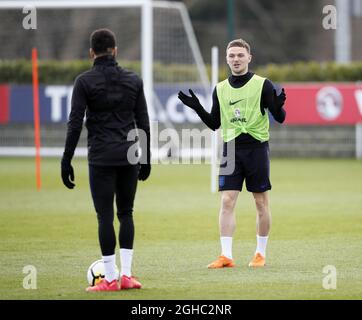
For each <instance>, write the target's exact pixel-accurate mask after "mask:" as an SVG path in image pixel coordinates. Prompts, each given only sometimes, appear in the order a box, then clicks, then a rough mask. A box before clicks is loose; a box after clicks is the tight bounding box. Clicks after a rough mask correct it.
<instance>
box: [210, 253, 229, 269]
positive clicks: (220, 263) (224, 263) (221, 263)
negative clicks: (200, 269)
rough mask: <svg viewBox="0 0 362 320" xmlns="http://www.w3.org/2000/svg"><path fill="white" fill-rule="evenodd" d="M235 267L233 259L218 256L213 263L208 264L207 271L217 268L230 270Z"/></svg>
mask: <svg viewBox="0 0 362 320" xmlns="http://www.w3.org/2000/svg"><path fill="white" fill-rule="evenodd" d="M234 266H235V263H234V261H233V259H229V258H227V257H225V256H219V257H218V258H217V259H216V260H215V261H214V262H212V263H210V264H209V265H208V266H207V267H208V268H209V269H219V268H232V267H234Z"/></svg>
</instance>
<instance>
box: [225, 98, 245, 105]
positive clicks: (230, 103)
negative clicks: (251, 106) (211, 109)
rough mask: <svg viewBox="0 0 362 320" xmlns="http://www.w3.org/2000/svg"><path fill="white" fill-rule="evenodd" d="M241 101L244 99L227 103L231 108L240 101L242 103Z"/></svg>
mask: <svg viewBox="0 0 362 320" xmlns="http://www.w3.org/2000/svg"><path fill="white" fill-rule="evenodd" d="M243 100H245V99H240V100H236V101H229V105H230V106H233V105H234V104H236V103H238V102H240V101H243Z"/></svg>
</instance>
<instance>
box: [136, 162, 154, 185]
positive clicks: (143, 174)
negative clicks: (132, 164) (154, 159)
mask: <svg viewBox="0 0 362 320" xmlns="http://www.w3.org/2000/svg"><path fill="white" fill-rule="evenodd" d="M150 173H151V165H150V164H149V163H145V164H140V171H139V172H138V180H141V181H145V180H147V178H148V177H149V175H150Z"/></svg>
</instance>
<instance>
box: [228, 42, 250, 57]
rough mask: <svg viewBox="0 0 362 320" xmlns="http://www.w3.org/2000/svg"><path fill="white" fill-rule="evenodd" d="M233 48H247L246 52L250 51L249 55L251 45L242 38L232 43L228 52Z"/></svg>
mask: <svg viewBox="0 0 362 320" xmlns="http://www.w3.org/2000/svg"><path fill="white" fill-rule="evenodd" d="M232 47H240V48H245V49H246V51H248V53H249V54H250V45H249V43H247V42H246V41H245V40H243V39H241V38H240V39H235V40H232V41H230V42H229V44H228V46H227V47H226V52H227V51H228V49H229V48H232Z"/></svg>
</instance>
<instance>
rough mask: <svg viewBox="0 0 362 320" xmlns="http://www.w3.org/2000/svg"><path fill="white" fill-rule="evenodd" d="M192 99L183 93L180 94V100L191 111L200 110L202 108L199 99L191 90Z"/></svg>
mask: <svg viewBox="0 0 362 320" xmlns="http://www.w3.org/2000/svg"><path fill="white" fill-rule="evenodd" d="M189 92H190V94H191V97H190V96H188V95H186V94H184V93H183V92H182V91H180V92H179V93H178V98H179V99H180V100H181V101H182V103H183V104H184V105H186V106H188V107H190V108H191V109H194V110H195V109H199V108H200V107H202V106H201V104H200V101H199V99H198V98H197V97H196V96H195V94H194V92H193V91H192V90H191V89H189Z"/></svg>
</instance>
